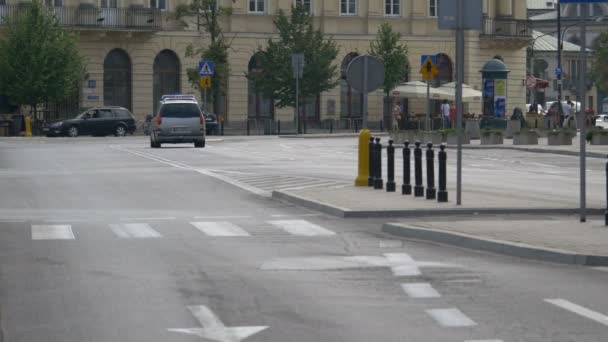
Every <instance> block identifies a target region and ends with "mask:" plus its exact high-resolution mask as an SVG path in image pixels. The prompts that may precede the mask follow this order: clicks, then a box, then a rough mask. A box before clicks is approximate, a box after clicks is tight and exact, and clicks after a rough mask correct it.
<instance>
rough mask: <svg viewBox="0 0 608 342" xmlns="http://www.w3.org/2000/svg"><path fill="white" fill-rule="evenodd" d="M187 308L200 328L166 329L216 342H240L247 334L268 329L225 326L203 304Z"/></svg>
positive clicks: (265, 327) (250, 334)
mask: <svg viewBox="0 0 608 342" xmlns="http://www.w3.org/2000/svg"><path fill="white" fill-rule="evenodd" d="M188 310H190V312H192V315H194V317H195V318H196V319H197V320H198V322H199V323H200V324H201V326H203V327H202V328H185V329H167V330H168V331H171V332H177V333H182V334H188V335H194V336H198V337H200V338H206V339H208V340H213V341H218V342H240V341H242V340H244V339H246V338H248V337H249V336H252V335H255V334H257V333H259V332H260V331H263V330H266V329H268V326H265V325H264V326H247V327H227V326H225V325H224V323H222V321H220V319H219V318H218V317H217V316H216V315H215V314H214V313H213V312H212V311H211V310H209V308H208V307H206V306H204V305H193V306H188Z"/></svg>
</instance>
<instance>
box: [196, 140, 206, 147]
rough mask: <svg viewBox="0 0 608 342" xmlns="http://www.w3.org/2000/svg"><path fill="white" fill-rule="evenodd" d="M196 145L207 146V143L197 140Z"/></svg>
mask: <svg viewBox="0 0 608 342" xmlns="http://www.w3.org/2000/svg"><path fill="white" fill-rule="evenodd" d="M194 147H199V148H200V147H205V143H204V142H202V141H197V142H195V143H194Z"/></svg>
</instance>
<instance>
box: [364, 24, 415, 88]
mask: <svg viewBox="0 0 608 342" xmlns="http://www.w3.org/2000/svg"><path fill="white" fill-rule="evenodd" d="M400 39H401V34H400V33H398V32H394V31H393V27H392V26H391V25H390V24H389V23H383V24H382V25H380V30H379V31H378V33H377V34H376V39H375V40H374V41H372V42H371V44H370V50H369V54H370V55H372V56H374V57H377V58H378V59H380V60H381V61H382V63H384V86H383V90H384V94H385V95H386V96H388V95H389V93H390V91H391V90H393V89H394V88H395V87H396V86H397V85H399V83H401V82H402V81H403V80H404V79H406V78H407V75H408V74H409V72H410V66H409V62H408V59H407V55H408V50H407V46H406V45H405V44H401V43H399V40H400Z"/></svg>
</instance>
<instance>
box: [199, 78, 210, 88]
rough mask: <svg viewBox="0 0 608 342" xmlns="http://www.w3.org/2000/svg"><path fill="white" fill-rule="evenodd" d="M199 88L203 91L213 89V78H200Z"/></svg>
mask: <svg viewBox="0 0 608 342" xmlns="http://www.w3.org/2000/svg"><path fill="white" fill-rule="evenodd" d="M198 86H199V88H201V89H207V88H211V76H199V78H198Z"/></svg>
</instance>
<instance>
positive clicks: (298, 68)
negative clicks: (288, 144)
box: [291, 53, 304, 134]
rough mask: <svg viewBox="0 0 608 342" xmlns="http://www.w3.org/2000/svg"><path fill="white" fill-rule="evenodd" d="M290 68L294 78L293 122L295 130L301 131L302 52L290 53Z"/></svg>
mask: <svg viewBox="0 0 608 342" xmlns="http://www.w3.org/2000/svg"><path fill="white" fill-rule="evenodd" d="M291 69H292V71H293V78H295V79H296V112H295V114H294V115H295V118H294V122H295V125H296V132H297V133H298V134H300V133H302V125H301V122H300V79H301V78H302V76H304V54H303V53H294V54H292V55H291Z"/></svg>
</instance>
